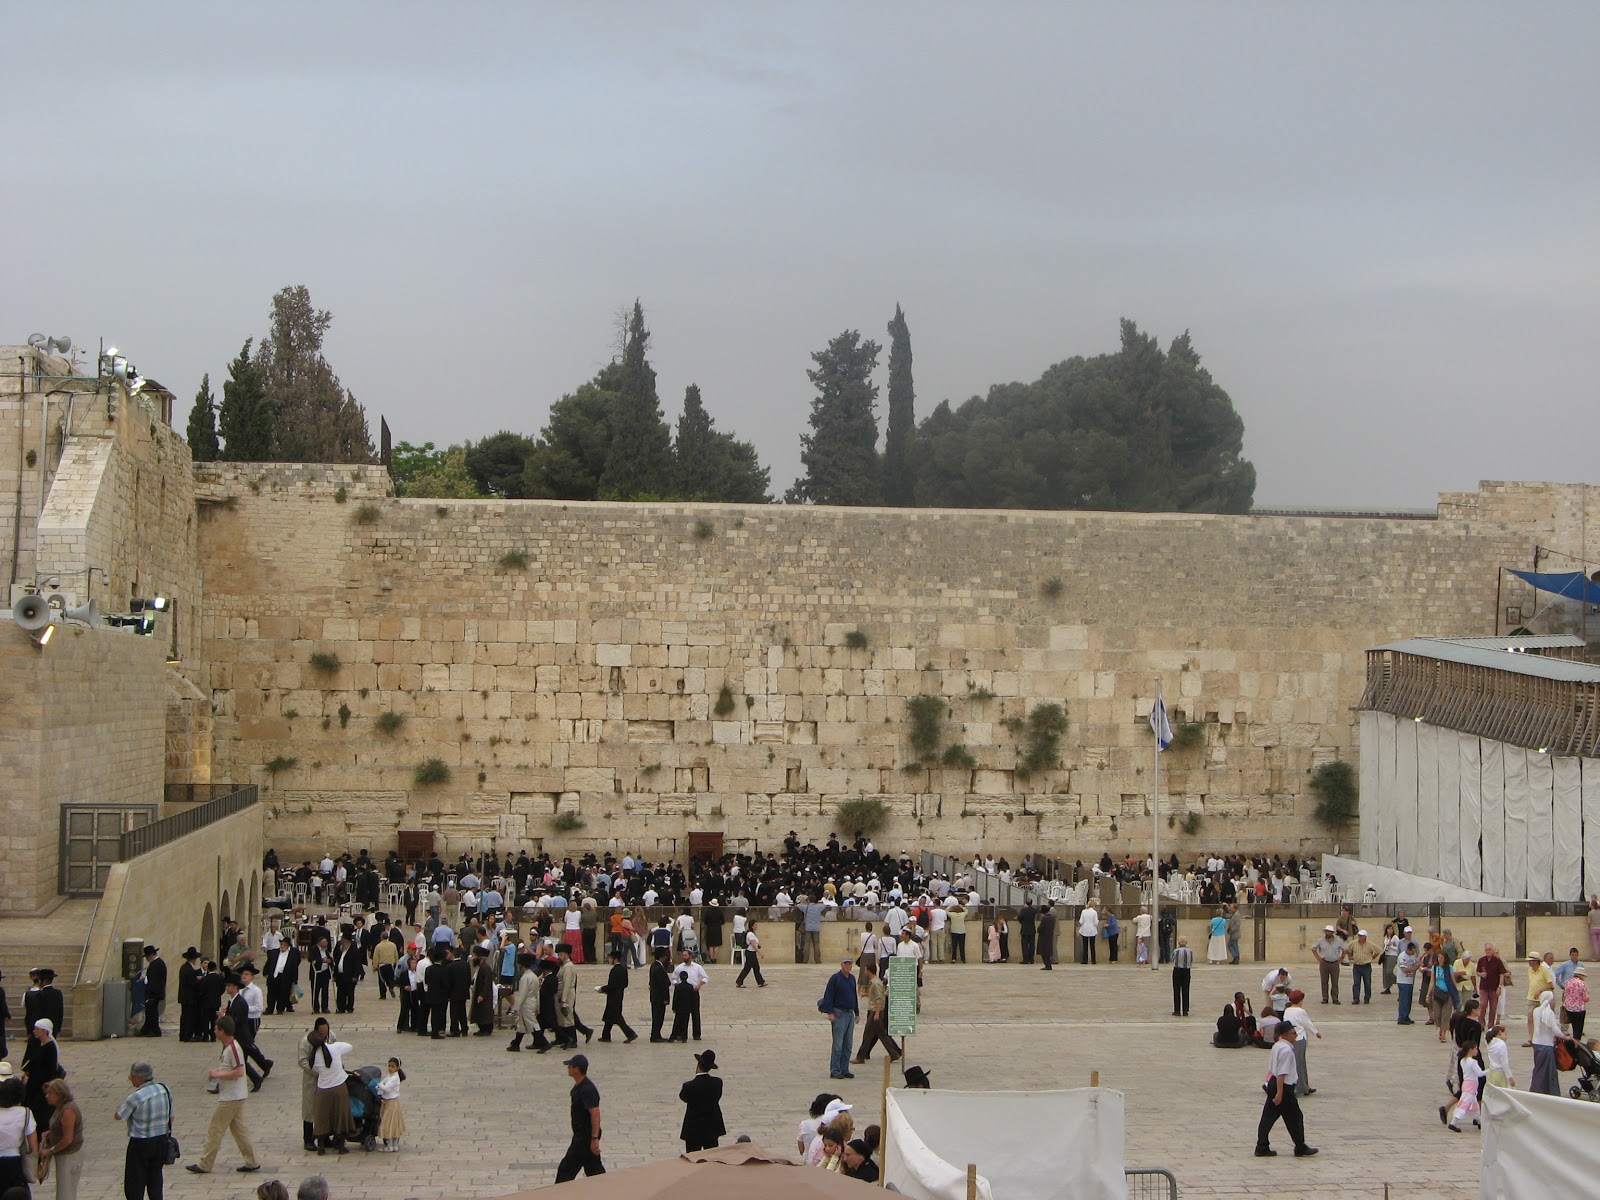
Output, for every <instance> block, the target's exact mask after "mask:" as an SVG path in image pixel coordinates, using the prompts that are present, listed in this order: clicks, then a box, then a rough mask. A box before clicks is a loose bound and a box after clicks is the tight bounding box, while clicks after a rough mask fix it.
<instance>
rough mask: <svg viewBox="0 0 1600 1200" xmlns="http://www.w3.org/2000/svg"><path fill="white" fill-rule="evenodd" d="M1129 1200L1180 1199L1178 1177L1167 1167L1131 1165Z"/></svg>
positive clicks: (1124, 1174) (1128, 1172)
mask: <svg viewBox="0 0 1600 1200" xmlns="http://www.w3.org/2000/svg"><path fill="white" fill-rule="evenodd" d="M1122 1174H1123V1176H1124V1177H1125V1178H1126V1179H1127V1181H1128V1200H1178V1177H1177V1176H1176V1175H1174V1174H1173V1173H1172V1172H1171V1171H1169V1170H1167V1169H1166V1168H1165V1167H1129V1168H1128V1169H1127V1170H1125V1171H1123V1172H1122Z"/></svg>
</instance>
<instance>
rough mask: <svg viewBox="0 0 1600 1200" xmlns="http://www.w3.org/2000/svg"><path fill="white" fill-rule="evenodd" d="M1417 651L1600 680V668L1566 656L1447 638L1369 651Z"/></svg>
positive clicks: (1498, 667)
mask: <svg viewBox="0 0 1600 1200" xmlns="http://www.w3.org/2000/svg"><path fill="white" fill-rule="evenodd" d="M1385 652H1387V653H1390V654H1416V655H1422V656H1423V657H1426V658H1436V659H1439V660H1440V661H1441V662H1452V663H1461V664H1462V665H1464V666H1471V667H1487V668H1488V669H1490V670H1493V671H1515V672H1516V673H1517V674H1519V675H1531V676H1533V677H1534V678H1536V679H1561V680H1565V681H1567V682H1569V683H1600V667H1591V666H1590V665H1589V664H1588V663H1581V662H1573V661H1572V660H1571V659H1567V658H1548V657H1546V656H1544V655H1542V654H1518V653H1516V652H1515V651H1511V650H1488V649H1485V648H1483V647H1482V646H1472V645H1468V644H1466V643H1465V642H1458V641H1453V640H1448V639H1445V638H1407V639H1406V640H1405V641H1402V642H1390V643H1389V644H1388V645H1386V646H1374V647H1373V648H1372V649H1371V650H1368V651H1367V653H1368V654H1369V655H1370V654H1381V653H1385Z"/></svg>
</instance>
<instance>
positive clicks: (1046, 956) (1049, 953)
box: [1038, 904, 1056, 971]
mask: <svg viewBox="0 0 1600 1200" xmlns="http://www.w3.org/2000/svg"><path fill="white" fill-rule="evenodd" d="M1038 950H1039V957H1040V958H1041V959H1043V960H1044V967H1043V969H1044V970H1046V971H1053V970H1054V969H1055V966H1054V964H1055V961H1056V914H1055V910H1054V909H1052V908H1051V907H1050V905H1048V904H1046V905H1045V906H1044V912H1042V913H1040V914H1039V946H1038Z"/></svg>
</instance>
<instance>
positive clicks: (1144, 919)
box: [1133, 912, 1150, 963]
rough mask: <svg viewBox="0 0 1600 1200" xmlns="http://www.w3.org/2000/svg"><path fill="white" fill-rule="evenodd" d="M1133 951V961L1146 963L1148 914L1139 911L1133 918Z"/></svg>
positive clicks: (1148, 945)
mask: <svg viewBox="0 0 1600 1200" xmlns="http://www.w3.org/2000/svg"><path fill="white" fill-rule="evenodd" d="M1133 940H1134V952H1133V961H1134V962H1136V963H1147V962H1149V961H1150V914H1149V913H1148V912H1141V913H1140V914H1139V915H1138V916H1136V917H1134V919H1133Z"/></svg>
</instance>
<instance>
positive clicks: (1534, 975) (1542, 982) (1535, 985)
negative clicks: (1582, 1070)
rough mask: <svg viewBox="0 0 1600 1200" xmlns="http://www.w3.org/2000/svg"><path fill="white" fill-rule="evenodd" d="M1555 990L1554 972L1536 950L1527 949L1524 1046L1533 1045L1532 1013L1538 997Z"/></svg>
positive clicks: (1537, 1003) (1536, 1007) (1537, 1005)
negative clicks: (1525, 1037) (1526, 1017)
mask: <svg viewBox="0 0 1600 1200" xmlns="http://www.w3.org/2000/svg"><path fill="white" fill-rule="evenodd" d="M1555 990H1556V976H1555V972H1554V971H1552V970H1551V969H1550V965H1549V964H1548V963H1546V962H1545V961H1544V959H1542V958H1540V957H1539V952H1538V951H1537V950H1529V951H1528V1040H1527V1041H1525V1042H1523V1043H1522V1045H1523V1047H1524V1048H1526V1047H1529V1046H1532V1045H1533V1014H1534V1012H1535V1010H1537V1009H1538V1007H1539V997H1540V996H1541V995H1543V994H1544V993H1545V992H1553V991H1555Z"/></svg>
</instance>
